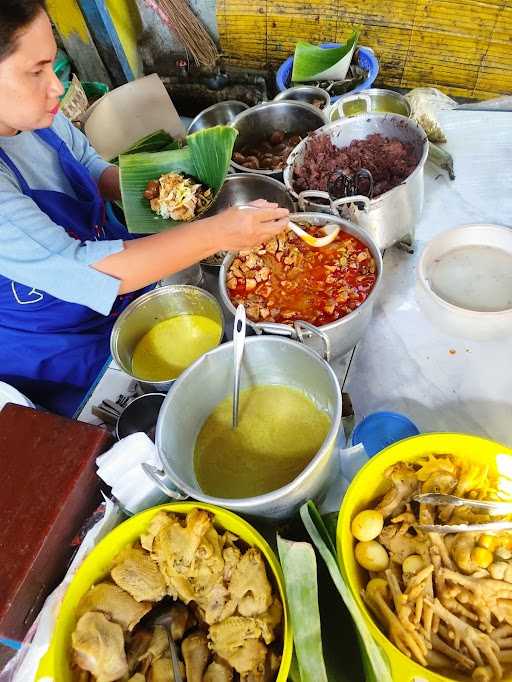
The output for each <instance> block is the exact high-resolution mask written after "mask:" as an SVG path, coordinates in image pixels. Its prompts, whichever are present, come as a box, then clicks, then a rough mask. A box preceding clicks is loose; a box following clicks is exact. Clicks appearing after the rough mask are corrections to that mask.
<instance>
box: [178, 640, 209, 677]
mask: <svg viewBox="0 0 512 682" xmlns="http://www.w3.org/2000/svg"><path fill="white" fill-rule="evenodd" d="M181 654H182V656H183V660H184V661H185V670H186V673H187V682H202V679H203V675H204V671H205V670H206V666H207V665H208V658H209V657H210V651H209V649H208V637H207V636H206V635H205V634H204V632H193V633H192V634H191V635H189V636H188V637H187V638H186V639H184V640H183V642H182V643H181Z"/></svg>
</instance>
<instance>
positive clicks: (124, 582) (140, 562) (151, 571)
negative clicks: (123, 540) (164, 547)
mask: <svg viewBox="0 0 512 682" xmlns="http://www.w3.org/2000/svg"><path fill="white" fill-rule="evenodd" d="M114 561H115V566H114V568H113V569H112V570H111V571H110V575H111V577H112V580H113V581H114V582H115V583H116V584H117V585H119V587H121V588H122V589H123V590H125V591H126V592H128V593H129V594H131V595H132V597H133V598H134V599H135V601H138V602H142V601H152V602H157V601H160V600H161V599H163V598H164V596H165V595H166V594H167V586H166V584H165V580H164V577H163V575H162V574H161V573H160V570H159V568H158V566H157V564H155V562H154V561H152V559H151V557H150V556H149V554H146V552H144V551H143V550H142V549H133V548H129V549H126V550H124V551H123V552H121V554H119V555H118V556H117V557H116V559H115V560H114Z"/></svg>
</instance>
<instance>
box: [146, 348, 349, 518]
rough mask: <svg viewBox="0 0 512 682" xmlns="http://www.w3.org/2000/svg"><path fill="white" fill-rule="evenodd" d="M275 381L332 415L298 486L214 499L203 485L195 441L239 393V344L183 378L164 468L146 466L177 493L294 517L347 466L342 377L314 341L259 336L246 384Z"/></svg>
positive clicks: (164, 432)
mask: <svg viewBox="0 0 512 682" xmlns="http://www.w3.org/2000/svg"><path fill="white" fill-rule="evenodd" d="M269 384H274V385H275V384H278V385H284V386H290V387H293V388H296V389H299V390H301V391H304V392H305V393H306V395H308V396H309V397H310V398H311V399H312V400H313V402H314V403H315V404H316V405H317V406H318V407H319V408H320V409H323V410H325V411H326V412H327V414H328V415H329V417H330V418H331V428H330V430H329V433H328V435H327V436H326V438H325V440H324V442H323V444H322V446H321V447H320V449H319V451H318V453H317V454H316V455H315V457H314V458H313V459H312V460H311V462H310V463H309V464H308V465H307V467H306V468H305V469H304V470H303V471H302V472H301V473H300V474H299V475H298V476H297V478H295V479H294V480H293V481H292V482H291V483H289V484H288V485H286V486H284V487H282V488H279V489H278V490H274V491H272V492H270V493H267V494H265V495H258V496H256V497H250V498H241V499H224V498H216V497H212V496H210V495H207V494H205V493H204V492H202V490H201V488H200V487H199V484H198V482H197V479H196V475H195V471H194V449H195V443H196V439H197V436H198V434H199V431H200V429H201V427H202V425H203V424H204V422H205V421H206V419H207V418H208V417H209V416H210V414H211V413H212V412H213V410H214V409H215V407H216V406H217V405H218V404H219V403H220V402H221V401H222V400H224V399H225V398H226V397H227V396H228V395H230V394H231V391H232V385H233V343H225V344H223V345H222V346H219V347H218V348H216V349H215V350H213V351H211V352H209V353H206V355H204V356H203V357H202V358H200V359H199V360H198V361H197V362H195V363H194V364H193V365H192V366H191V367H189V368H188V369H187V370H185V372H183V374H182V375H181V376H180V377H179V379H178V380H177V381H176V383H175V384H174V387H173V389H172V391H171V392H170V393H169V394H168V395H167V397H166V399H165V402H164V404H163V406H162V409H161V410H160V415H159V417H158V424H157V430H156V445H157V450H158V456H159V459H160V462H161V465H162V469H163V471H159V470H158V469H155V468H154V467H151V466H148V465H145V466H144V465H143V468H144V470H145V472H146V473H147V474H148V475H149V476H150V477H151V478H152V480H153V481H154V482H155V483H157V485H159V486H160V487H161V489H162V490H164V491H165V492H166V494H167V495H168V496H169V497H171V498H174V499H184V498H185V497H187V496H189V497H192V498H194V499H196V500H200V501H202V502H209V503H210V504H215V505H218V506H220V507H225V508H227V509H231V510H232V511H235V512H239V513H242V514H247V515H250V516H256V517H261V518H266V519H271V520H279V519H283V518H287V517H289V516H292V515H293V514H294V513H295V512H296V511H297V509H298V508H299V507H300V506H301V505H302V504H303V503H304V502H305V501H306V500H309V499H311V498H316V497H318V496H321V495H322V493H323V492H324V491H325V488H326V486H327V485H328V483H329V482H330V481H332V478H333V477H334V476H335V475H337V471H338V466H339V465H338V462H337V458H336V453H337V450H336V448H335V444H336V438H337V435H338V432H339V430H340V428H341V429H342V428H343V427H342V426H341V390H340V386H339V383H338V380H337V378H336V375H335V374H334V372H333V371H332V369H331V368H330V367H329V365H328V364H327V363H326V362H324V361H323V360H322V359H321V358H319V357H318V355H317V354H316V353H315V352H314V351H312V350H311V349H309V348H307V347H306V346H302V345H300V344H298V343H295V342H293V341H291V340H290V339H283V338H277V337H254V336H253V337H251V338H248V339H246V341H245V347H244V356H243V361H242V373H241V387H242V389H243V388H247V387H249V386H258V385H259V386H261V385H263V386H265V385H269ZM206 389H207V390H206Z"/></svg>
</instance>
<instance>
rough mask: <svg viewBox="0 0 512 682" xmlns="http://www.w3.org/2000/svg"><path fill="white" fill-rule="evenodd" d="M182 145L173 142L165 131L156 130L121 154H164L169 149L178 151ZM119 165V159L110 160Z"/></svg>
mask: <svg viewBox="0 0 512 682" xmlns="http://www.w3.org/2000/svg"><path fill="white" fill-rule="evenodd" d="M182 146H183V143H182V142H180V141H179V140H175V139H174V138H173V137H171V136H170V135H169V133H166V132H165V130H157V131H156V132H154V133H151V134H150V135H146V137H143V138H141V139H140V140H137V142H135V144H133V145H132V146H131V147H130V148H129V149H127V150H126V151H125V152H123V155H125V154H139V153H141V152H165V151H169V150H171V149H179V148H180V147H182ZM111 163H114V164H116V165H119V157H116V158H115V159H112V162H111Z"/></svg>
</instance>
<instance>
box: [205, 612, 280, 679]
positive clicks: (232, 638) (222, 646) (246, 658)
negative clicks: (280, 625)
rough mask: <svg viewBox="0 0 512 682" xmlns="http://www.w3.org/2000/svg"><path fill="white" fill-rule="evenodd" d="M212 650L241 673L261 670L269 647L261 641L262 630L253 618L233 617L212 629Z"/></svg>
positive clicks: (210, 633)
mask: <svg viewBox="0 0 512 682" xmlns="http://www.w3.org/2000/svg"><path fill="white" fill-rule="evenodd" d="M209 637H210V640H211V648H212V649H213V651H215V653H217V654H218V655H219V656H220V657H221V658H223V659H224V660H226V661H227V662H228V663H229V665H231V666H232V667H233V668H234V669H235V670H236V671H237V672H239V673H247V672H250V671H255V670H258V669H260V668H261V666H263V665H264V663H265V656H266V653H267V647H266V646H265V644H263V642H262V641H261V640H260V637H261V628H260V627H259V626H258V624H257V622H256V621H255V620H254V619H253V618H244V617H243V616H231V617H230V618H226V620H224V621H222V623H216V624H215V625H212V626H211V627H210V631H209Z"/></svg>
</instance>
